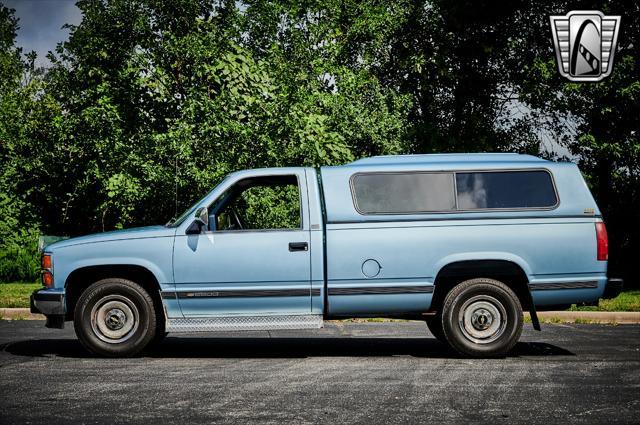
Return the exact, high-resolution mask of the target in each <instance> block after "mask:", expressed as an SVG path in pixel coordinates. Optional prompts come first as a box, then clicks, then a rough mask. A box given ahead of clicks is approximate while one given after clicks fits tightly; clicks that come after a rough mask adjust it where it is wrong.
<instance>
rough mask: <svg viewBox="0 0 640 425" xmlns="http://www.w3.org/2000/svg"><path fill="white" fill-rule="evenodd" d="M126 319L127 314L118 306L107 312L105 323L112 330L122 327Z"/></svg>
mask: <svg viewBox="0 0 640 425" xmlns="http://www.w3.org/2000/svg"><path fill="white" fill-rule="evenodd" d="M126 321H127V316H126V315H125V314H124V312H123V311H122V310H120V309H118V308H113V309H111V310H109V311H108V312H107V315H106V318H105V324H106V325H107V327H108V328H109V329H111V330H112V331H117V330H119V329H122V327H123V326H124V325H125V322H126Z"/></svg>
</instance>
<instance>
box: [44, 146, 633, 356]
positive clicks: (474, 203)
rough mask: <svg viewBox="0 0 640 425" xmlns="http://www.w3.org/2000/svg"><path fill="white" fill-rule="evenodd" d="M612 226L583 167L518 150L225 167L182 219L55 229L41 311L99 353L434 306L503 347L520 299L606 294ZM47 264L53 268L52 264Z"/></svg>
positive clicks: (449, 320) (483, 343) (423, 316)
mask: <svg viewBox="0 0 640 425" xmlns="http://www.w3.org/2000/svg"><path fill="white" fill-rule="evenodd" d="M606 260H607V240H606V229H605V227H604V223H603V222H602V217H601V214H600V211H599V209H598V207H597V205H596V203H595V201H594V199H593V197H592V196H591V193H590V192H589V190H588V188H587V186H586V184H585V182H584V180H583V178H582V176H581V174H580V172H579V170H578V168H577V166H576V165H575V164H572V163H556V162H550V161H546V160H543V159H540V158H537V157H534V156H529V155H518V154H438V155H406V156H380V157H373V158H366V159H361V160H358V161H355V162H352V163H350V164H346V165H342V166H334V167H321V168H320V169H318V170H317V169H314V168H310V167H291V168H273V169H256V170H245V171H239V172H235V173H232V174H230V175H229V176H227V177H226V178H225V179H224V180H223V181H222V182H221V183H220V184H219V185H218V186H216V188H214V189H213V190H212V191H211V192H210V193H209V194H208V195H206V196H205V197H204V198H203V199H201V200H200V201H198V202H197V203H196V204H194V205H193V207H192V208H190V209H189V210H187V211H186V212H185V213H184V214H183V215H182V216H181V217H180V218H178V219H177V220H176V221H175V222H172V223H169V224H168V225H166V226H152V227H147V228H139V229H131V230H125V231H118V232H107V233H102V234H97V235H90V236H85V237H80V238H73V239H69V240H66V241H62V242H57V243H55V244H52V245H50V246H48V247H47V248H46V249H45V255H44V257H43V266H44V273H43V279H45V283H46V286H47V287H46V288H45V289H43V290H40V291H37V292H36V293H34V295H33V297H32V304H33V307H32V309H33V310H34V311H39V312H42V313H44V314H46V315H47V316H48V323H49V326H62V325H64V321H65V320H74V325H75V327H76V331H77V333H78V336H79V338H80V340H81V341H82V342H83V344H84V345H85V346H86V347H87V348H89V349H90V350H92V351H94V352H98V353H100V354H105V355H131V354H134V353H136V352H138V351H140V350H141V349H142V348H144V346H146V345H147V344H148V343H149V342H150V341H152V340H155V339H161V338H162V337H163V336H164V334H165V333H166V332H181V331H187V332H192V331H218V330H263V329H264V330H268V329H302V328H317V327H321V326H322V322H323V320H324V319H327V318H341V317H372V316H383V317H405V318H411V319H418V320H424V321H425V322H426V323H427V325H428V326H429V329H430V330H431V332H432V333H433V334H434V336H436V337H437V338H438V339H440V340H442V341H443V342H445V343H448V344H450V345H451V346H452V347H453V348H455V349H456V350H458V351H459V352H461V353H463V354H466V355H472V356H495V355H503V354H504V353H506V352H507V351H508V350H509V349H510V348H511V347H512V346H513V344H515V342H516V341H517V339H518V337H519V334H520V331H521V328H522V310H523V309H524V310H528V311H530V312H531V314H532V319H533V322H534V326H535V327H536V328H539V324H538V323H537V319H536V314H535V312H536V309H546V308H551V307H553V308H558V306H568V305H570V304H572V303H589V304H593V303H597V301H598V299H599V298H601V297H603V296H608V297H610V296H614V295H617V293H618V292H619V291H620V289H621V285H622V282H621V281H620V280H617V279H608V278H607V261H606ZM47 266H48V267H47Z"/></svg>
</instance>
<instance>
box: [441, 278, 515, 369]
mask: <svg viewBox="0 0 640 425" xmlns="http://www.w3.org/2000/svg"><path fill="white" fill-rule="evenodd" d="M522 322H523V317H522V306H521V305H520V301H519V300H518V297H517V296H516V294H515V293H514V292H513V291H512V290H511V289H510V288H509V287H508V286H507V285H505V284H504V283H502V282H500V281H497V280H494V279H487V278H479V279H471V280H467V281H464V282H462V283H460V284H458V285H457V286H455V287H454V288H453V289H452V290H451V291H450V292H449V293H448V294H447V296H446V298H445V300H444V304H443V307H442V330H443V334H444V337H445V339H446V340H447V342H448V343H449V345H451V347H453V348H454V349H455V350H456V351H458V352H459V353H460V354H463V355H466V356H470V357H499V356H504V355H505V354H507V353H508V352H509V351H510V350H511V349H512V348H513V346H514V345H515V344H516V343H517V342H518V339H519V338H520V334H521V333H522Z"/></svg>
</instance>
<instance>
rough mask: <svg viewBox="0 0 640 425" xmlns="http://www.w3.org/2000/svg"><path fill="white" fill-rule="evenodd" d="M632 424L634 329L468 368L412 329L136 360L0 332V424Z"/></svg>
mask: <svg viewBox="0 0 640 425" xmlns="http://www.w3.org/2000/svg"><path fill="white" fill-rule="evenodd" d="M439 422H443V423H492V424H496V423H505V424H511V423H523V422H535V423H563V424H564V423H585V424H593V423H639V422H640V326H638V325H619V326H605V325H548V324H547V325H543V331H542V332H536V331H534V330H532V329H531V327H530V326H529V325H526V326H525V330H524V332H523V335H522V338H521V342H520V343H519V344H518V345H517V346H516V347H515V349H514V351H513V352H512V353H511V355H509V356H507V357H506V358H504V359H492V360H475V359H463V358H459V357H458V356H456V355H455V354H454V353H453V352H451V351H449V350H448V349H447V348H446V347H445V346H444V345H443V344H441V343H439V342H438V341H436V340H435V339H433V338H432V337H431V335H430V334H429V332H428V330H427V328H426V326H425V325H424V324H423V323H418V322H391V323H346V322H332V323H328V324H327V325H326V327H325V328H324V329H321V330H318V331H278V332H243V333H240V332H238V333H220V334H217V335H215V334H183V335H176V336H172V335H169V337H167V339H166V340H165V341H164V342H163V343H162V344H161V345H160V346H158V347H157V348H155V349H153V350H151V351H149V352H148V353H146V354H145V355H143V356H141V357H138V358H133V359H104V358H98V357H94V356H91V355H89V354H87V353H86V352H85V351H84V350H83V349H82V347H81V346H80V343H79V342H78V341H77V340H76V339H75V335H74V332H73V328H72V327H71V326H68V327H67V329H65V330H62V331H60V330H53V329H46V328H44V323H43V322H39V321H0V423H1V424H9V423H42V424H56V423H87V424H90V423H109V424H118V423H157V424H160V423H179V424H187V423H202V424H212V423H250V424H254V423H255V424H258V423H259V424H279V425H281V424H285V423H293V424H308V423H309V424H311V423H319V424H339V423H358V424H367V425H371V424H385V425H390V424H408V423H439Z"/></svg>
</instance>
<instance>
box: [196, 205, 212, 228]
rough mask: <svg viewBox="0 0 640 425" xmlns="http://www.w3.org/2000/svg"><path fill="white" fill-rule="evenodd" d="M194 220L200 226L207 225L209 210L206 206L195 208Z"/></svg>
mask: <svg viewBox="0 0 640 425" xmlns="http://www.w3.org/2000/svg"><path fill="white" fill-rule="evenodd" d="M194 218H195V219H196V221H197V222H198V223H200V224H201V225H202V226H208V225H209V210H208V209H207V207H200V208H198V209H197V210H196V214H195V217H194Z"/></svg>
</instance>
